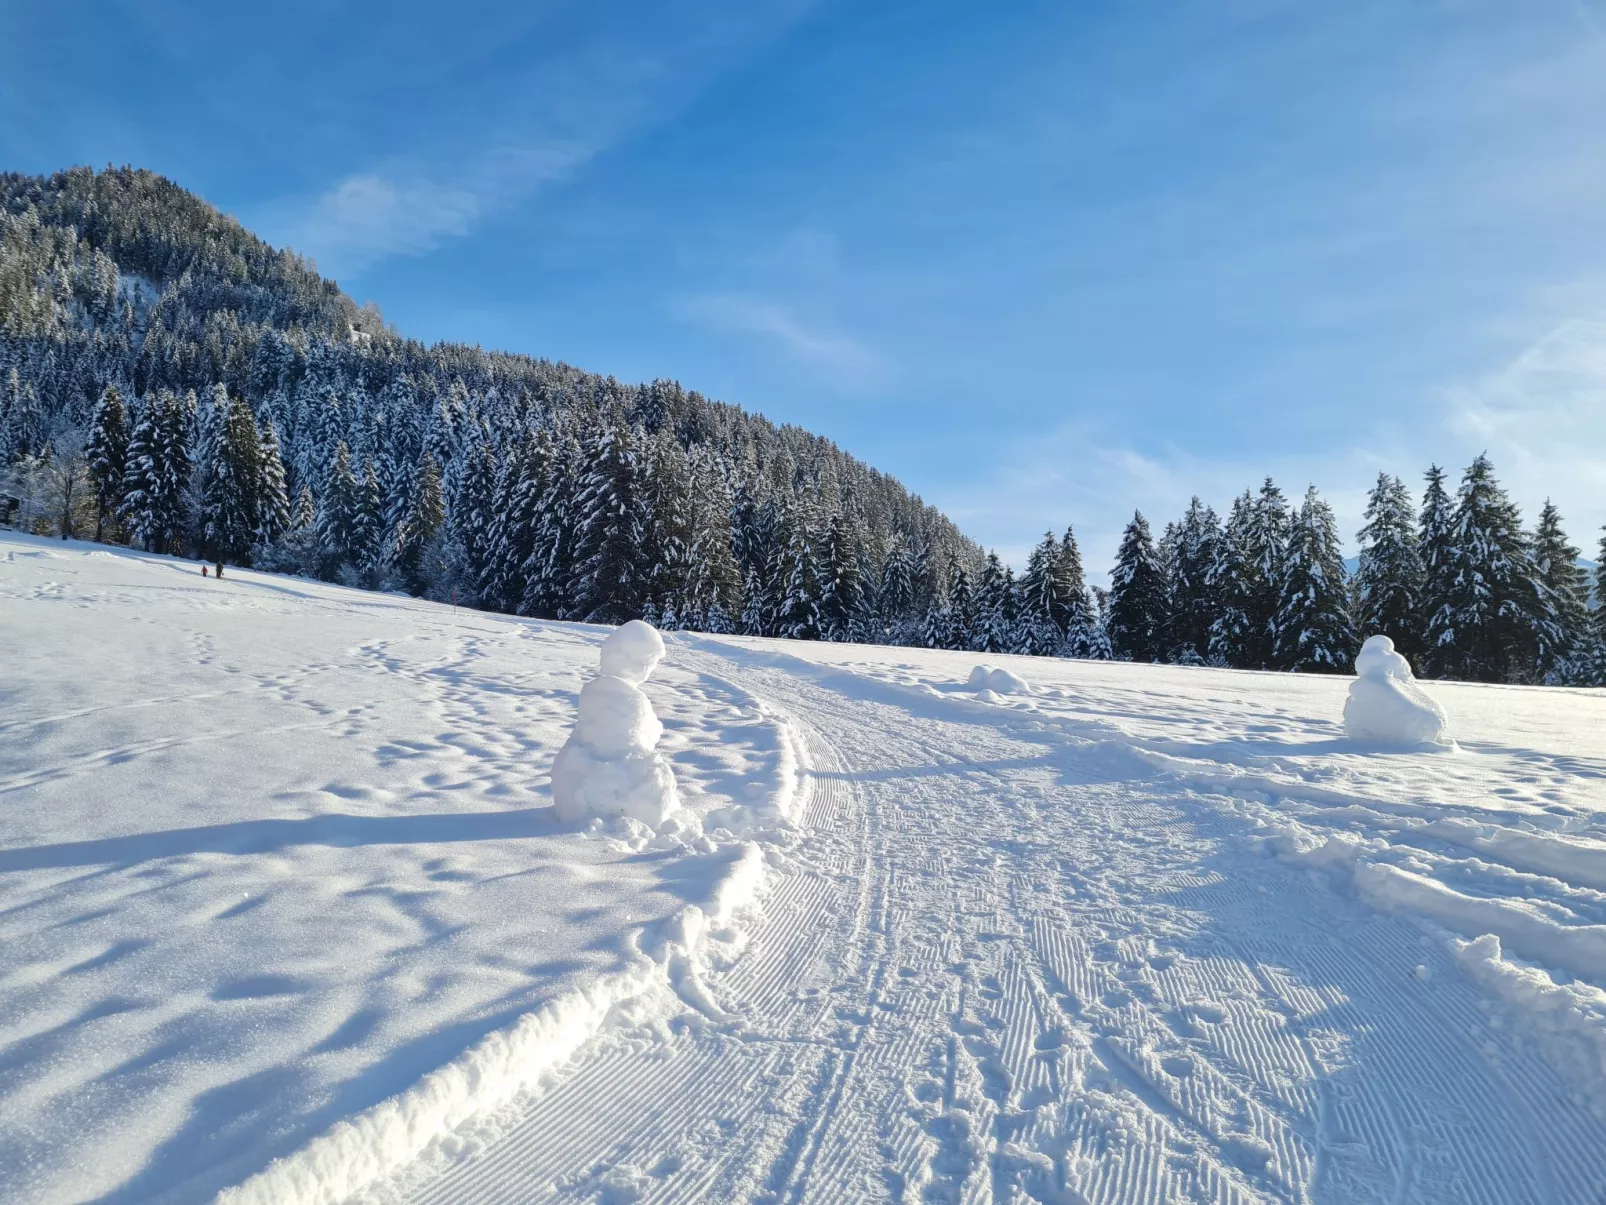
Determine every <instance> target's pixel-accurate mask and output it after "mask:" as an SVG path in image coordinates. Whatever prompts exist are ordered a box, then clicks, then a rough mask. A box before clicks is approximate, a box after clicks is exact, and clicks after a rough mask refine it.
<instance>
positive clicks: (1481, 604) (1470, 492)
mask: <svg viewBox="0 0 1606 1205" xmlns="http://www.w3.org/2000/svg"><path fill="white" fill-rule="evenodd" d="M1451 526H1452V534H1451V545H1450V549H1449V568H1450V571H1451V581H1450V588H1449V598H1448V599H1447V600H1446V602H1445V605H1444V611H1445V616H1444V620H1443V622H1442V625H1441V627H1440V628H1439V631H1438V637H1437V640H1438V643H1437V647H1436V648H1435V649H1434V655H1435V658H1436V659H1437V661H1438V664H1439V665H1441V666H1442V667H1443V668H1444V670H1445V672H1446V674H1447V676H1449V677H1453V678H1460V679H1462V680H1465V681H1472V682H1521V681H1531V680H1533V678H1534V677H1535V676H1536V675H1537V671H1538V667H1539V665H1540V664H1541V663H1542V662H1543V660H1544V659H1545V657H1546V656H1547V653H1548V651H1549V650H1551V649H1554V648H1557V647H1559V646H1560V644H1561V641H1562V635H1561V624H1560V622H1559V620H1558V618H1557V615H1556V611H1555V605H1554V601H1553V600H1552V599H1551V598H1550V596H1549V594H1548V592H1547V591H1546V589H1545V587H1544V583H1543V582H1542V581H1541V580H1540V577H1539V573H1538V571H1537V569H1536V567H1535V565H1534V563H1533V558H1532V555H1531V554H1530V550H1529V545H1528V540H1527V538H1526V537H1525V536H1524V533H1523V530H1522V524H1521V519H1520V517H1519V515H1518V513H1517V508H1516V506H1514V505H1513V504H1512V502H1511V500H1510V498H1508V497H1507V496H1506V492H1505V490H1503V489H1501V488H1500V485H1499V483H1498V482H1497V481H1496V480H1495V476H1494V467H1493V466H1492V465H1491V464H1490V463H1489V458H1488V457H1487V456H1482V455H1480V456H1479V457H1478V458H1477V459H1476V460H1474V461H1473V462H1472V464H1471V465H1470V466H1469V467H1468V469H1467V471H1466V474H1465V475H1464V476H1463V477H1462V479H1461V489H1460V492H1459V496H1458V498H1457V501H1456V508H1455V515H1454V518H1453V520H1452V524H1451Z"/></svg>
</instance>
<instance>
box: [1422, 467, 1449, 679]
mask: <svg viewBox="0 0 1606 1205" xmlns="http://www.w3.org/2000/svg"><path fill="white" fill-rule="evenodd" d="M1444 479H1445V473H1444V470H1443V469H1441V468H1440V467H1439V466H1438V465H1436V464H1435V465H1430V466H1429V467H1428V471H1427V486H1426V488H1424V489H1423V491H1422V522H1421V525H1420V527H1419V529H1418V535H1417V547H1418V548H1419V549H1420V551H1421V560H1422V601H1421V604H1420V614H1421V617H1422V620H1421V622H1422V662H1421V665H1420V666H1418V670H1419V672H1421V673H1423V674H1424V675H1426V676H1427V677H1430V678H1443V677H1447V676H1449V675H1450V674H1452V673H1453V672H1454V662H1455V658H1454V655H1453V651H1452V649H1451V644H1452V643H1453V641H1454V630H1453V618H1452V614H1451V597H1452V594H1453V593H1454V589H1455V574H1456V567H1455V556H1454V552H1455V503H1454V502H1453V500H1452V499H1451V498H1450V494H1449V492H1448V491H1447V490H1446V489H1445V488H1444Z"/></svg>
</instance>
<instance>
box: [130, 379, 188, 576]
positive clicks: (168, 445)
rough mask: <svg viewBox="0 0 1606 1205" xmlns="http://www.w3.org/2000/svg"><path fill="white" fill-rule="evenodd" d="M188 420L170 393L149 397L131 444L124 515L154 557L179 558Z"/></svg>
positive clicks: (184, 491) (136, 536)
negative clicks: (167, 554) (174, 555)
mask: <svg viewBox="0 0 1606 1205" xmlns="http://www.w3.org/2000/svg"><path fill="white" fill-rule="evenodd" d="M188 420H189V416H188V414H187V413H186V409H185V406H184V403H183V402H182V401H181V400H180V399H179V398H177V397H176V396H174V395H173V394H172V393H171V392H169V391H167V390H163V391H162V392H160V393H158V394H156V395H154V396H151V397H147V398H146V399H145V404H144V405H143V406H142V407H141V413H140V416H139V419H138V421H137V422H136V423H135V424H134V431H133V434H132V435H131V436H130V437H129V441H128V460H127V467H126V468H125V469H124V472H123V509H122V515H123V518H124V520H125V522H127V524H128V527H129V531H130V532H131V533H132V535H133V536H134V538H135V539H136V540H138V541H139V542H140V543H141V544H142V545H143V546H144V547H145V548H146V549H148V550H149V551H151V552H174V553H176V552H178V551H180V543H181V539H182V535H183V532H184V528H185V526H186V521H187V517H188V516H187V511H186V506H187V497H186V493H187V484H188V481H189V476H190V457H189V447H188V443H187V441H186V439H185V434H186V431H187V428H188V425H189V421H188Z"/></svg>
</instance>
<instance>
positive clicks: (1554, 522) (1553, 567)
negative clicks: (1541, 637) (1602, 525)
mask: <svg viewBox="0 0 1606 1205" xmlns="http://www.w3.org/2000/svg"><path fill="white" fill-rule="evenodd" d="M1533 560H1534V570H1535V572H1536V573H1537V575H1538V578H1539V581H1540V582H1541V583H1542V584H1543V586H1544V588H1545V591H1546V592H1547V593H1548V594H1549V596H1550V600H1551V606H1552V607H1554V609H1555V613H1556V622H1557V624H1558V625H1559V627H1560V629H1561V634H1560V639H1559V640H1558V641H1556V642H1554V643H1546V644H1544V645H1543V647H1542V649H1541V653H1540V661H1539V666H1538V673H1539V676H1540V677H1541V678H1542V679H1543V680H1544V681H1547V682H1552V683H1556V684H1560V685H1567V684H1571V683H1574V682H1581V681H1584V680H1586V679H1588V678H1589V677H1590V676H1591V674H1590V671H1589V669H1588V668H1587V666H1588V663H1589V661H1590V660H1591V657H1590V653H1591V649H1590V644H1591V641H1590V632H1589V627H1590V620H1589V579H1588V577H1587V576H1586V574H1585V573H1584V570H1583V567H1582V566H1580V565H1579V564H1578V549H1577V548H1575V547H1573V545H1572V543H1571V542H1570V541H1569V540H1568V539H1567V533H1566V532H1565V531H1563V530H1562V526H1561V512H1559V511H1558V510H1557V509H1556V507H1555V505H1554V504H1553V503H1552V502H1551V501H1550V499H1549V498H1546V499H1545V506H1544V509H1543V510H1541V511H1540V512H1539V525H1538V527H1536V528H1535V530H1534V538H1533Z"/></svg>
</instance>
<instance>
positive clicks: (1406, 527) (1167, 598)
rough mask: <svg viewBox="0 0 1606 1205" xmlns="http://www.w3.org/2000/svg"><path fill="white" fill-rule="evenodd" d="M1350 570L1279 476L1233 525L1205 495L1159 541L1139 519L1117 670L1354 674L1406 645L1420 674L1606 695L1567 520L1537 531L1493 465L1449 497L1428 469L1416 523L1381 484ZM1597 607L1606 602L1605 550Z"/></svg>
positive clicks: (1115, 602)
mask: <svg viewBox="0 0 1606 1205" xmlns="http://www.w3.org/2000/svg"><path fill="white" fill-rule="evenodd" d="M1358 536H1359V542H1360V556H1359V560H1358V565H1357V568H1356V572H1355V573H1354V574H1353V575H1350V574H1348V573H1346V571H1345V566H1344V562H1343V559H1342V555H1341V552H1340V544H1339V537H1338V530H1337V526H1336V524H1335V523H1334V519H1333V512H1332V509H1331V508H1330V507H1329V506H1328V505H1327V503H1326V502H1324V501H1323V500H1322V499H1321V498H1320V497H1319V496H1318V495H1317V493H1316V491H1315V489H1314V488H1313V489H1311V490H1308V491H1307V492H1306V494H1305V497H1304V499H1303V500H1302V501H1301V502H1300V504H1299V505H1297V506H1291V505H1290V504H1289V502H1288V500H1287V498H1286V497H1285V496H1284V494H1283V492H1282V491H1281V490H1280V489H1278V487H1277V486H1276V485H1275V484H1274V483H1273V482H1272V481H1271V479H1270V478H1268V479H1267V480H1266V481H1265V483H1264V484H1263V485H1262V486H1261V488H1260V490H1259V492H1258V494H1252V493H1250V492H1249V491H1245V492H1244V493H1243V494H1242V495H1241V496H1240V497H1239V498H1237V499H1236V500H1234V502H1233V504H1232V507H1231V510H1230V511H1229V513H1228V515H1227V518H1226V520H1225V521H1222V520H1221V519H1220V518H1219V517H1218V516H1217V514H1216V513H1215V511H1213V510H1211V509H1210V508H1209V507H1207V506H1204V505H1203V504H1202V503H1201V502H1200V501H1199V499H1197V498H1195V499H1194V500H1193V503H1192V505H1191V506H1190V507H1189V508H1188V511H1187V513H1186V514H1185V515H1183V516H1182V518H1181V519H1179V520H1177V521H1176V522H1173V523H1169V524H1167V526H1166V528H1165V531H1164V533H1163V534H1162V535H1161V537H1160V539H1159V540H1158V541H1156V540H1155V539H1154V537H1153V535H1152V532H1151V530H1150V528H1149V525H1148V523H1147V521H1146V520H1145V519H1144V518H1143V516H1142V515H1141V514H1139V515H1136V516H1134V518H1133V520H1132V522H1131V523H1130V524H1129V525H1128V526H1127V528H1126V532H1125V534H1124V536H1123V538H1122V541H1121V547H1120V551H1119V554H1118V557H1117V563H1116V567H1115V571H1114V573H1113V575H1112V583H1111V590H1110V594H1109V599H1108V607H1107V622H1106V627H1107V633H1108V638H1109V642H1110V646H1111V648H1112V650H1113V652H1114V654H1115V655H1116V656H1117V657H1121V658H1123V659H1130V660H1134V661H1163V662H1172V663H1176V664H1184V665H1188V664H1194V665H1197V664H1210V665H1222V666H1231V667H1233V668H1238V669H1272V670H1296V671H1302V672H1307V673H1312V672H1314V673H1348V672H1350V670H1351V665H1352V663H1353V660H1354V657H1355V654H1356V652H1357V651H1358V650H1359V648H1360V645H1361V641H1362V640H1363V639H1364V638H1365V637H1367V636H1371V635H1374V634H1377V633H1382V634H1384V635H1387V636H1389V637H1391V638H1392V639H1393V640H1394V643H1395V646H1396V647H1397V648H1399V650H1400V651H1401V652H1403V653H1404V654H1405V655H1406V657H1407V658H1409V659H1410V661H1411V663H1412V665H1413V666H1414V667H1415V668H1416V670H1417V672H1418V673H1419V674H1422V675H1423V676H1426V677H1431V678H1457V679H1462V680H1466V681H1475V682H1511V683H1551V684H1556V685H1606V610H1602V609H1600V608H1598V607H1596V608H1593V609H1592V608H1591V599H1590V593H1591V591H1590V582H1589V580H1588V579H1587V577H1586V575H1585V573H1584V570H1583V569H1582V567H1581V566H1580V565H1579V551H1578V549H1577V548H1575V547H1573V545H1572V544H1571V543H1570V542H1569V541H1568V539H1567V536H1566V533H1565V532H1564V531H1563V529H1562V525H1561V516H1560V515H1559V514H1558V513H1557V511H1556V508H1555V507H1554V506H1553V505H1551V504H1550V503H1549V502H1546V504H1545V506H1544V509H1543V510H1542V511H1541V512H1540V515H1539V521H1538V524H1537V525H1536V527H1535V528H1534V529H1533V530H1532V531H1529V530H1526V529H1525V528H1524V527H1523V525H1522V520H1521V515H1520V514H1519V512H1518V510H1517V507H1516V506H1515V505H1514V504H1513V503H1512V501H1511V499H1510V498H1509V497H1508V496H1507V494H1506V492H1505V491H1504V490H1503V489H1502V488H1501V487H1500V484H1499V482H1498V481H1497V480H1496V479H1495V476H1494V469H1493V466H1492V465H1491V464H1490V462H1489V459H1488V457H1486V456H1479V457H1478V458H1477V459H1476V460H1474V461H1473V462H1472V464H1471V465H1470V466H1469V467H1468V468H1467V470H1466V472H1465V474H1464V475H1463V477H1462V479H1461V483H1460V487H1459V489H1458V490H1457V491H1456V493H1455V495H1454V496H1452V495H1451V494H1450V492H1449V491H1448V490H1447V489H1446V485H1445V474H1444V471H1443V470H1442V469H1440V468H1438V467H1437V466H1434V467H1432V468H1430V469H1429V470H1428V472H1427V479H1426V488H1425V489H1424V491H1423V496H1422V504H1421V509H1420V512H1418V511H1417V509H1416V506H1415V504H1414V502H1413V499H1412V497H1411V494H1410V492H1409V490H1407V488H1406V486H1405V484H1404V483H1403V482H1402V481H1400V479H1399V478H1397V477H1392V476H1390V475H1388V474H1387V473H1383V474H1379V476H1378V479H1377V482H1376V484H1375V485H1374V486H1373V488H1372V491H1371V494H1370V497H1369V499H1368V502H1367V508H1366V522H1365V525H1364V526H1363V527H1362V528H1361V530H1360V532H1359V533H1358ZM1600 559H1601V562H1602V564H1601V565H1597V568H1596V571H1595V591H1594V592H1595V595H1596V597H1597V598H1599V597H1603V596H1606V577H1603V575H1606V538H1603V539H1602V542H1601V553H1600Z"/></svg>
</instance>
